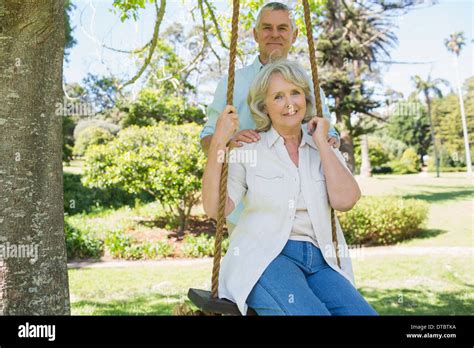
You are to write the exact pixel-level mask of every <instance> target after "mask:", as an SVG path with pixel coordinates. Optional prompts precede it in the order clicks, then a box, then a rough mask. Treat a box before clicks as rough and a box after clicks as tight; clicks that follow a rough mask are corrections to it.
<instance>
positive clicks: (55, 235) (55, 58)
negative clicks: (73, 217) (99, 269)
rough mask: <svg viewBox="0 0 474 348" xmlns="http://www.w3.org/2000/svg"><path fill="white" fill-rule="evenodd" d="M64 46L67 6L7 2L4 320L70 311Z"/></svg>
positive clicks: (0, 305)
mask: <svg viewBox="0 0 474 348" xmlns="http://www.w3.org/2000/svg"><path fill="white" fill-rule="evenodd" d="M64 44H65V26H64V1H57V0H0V192H1V196H0V314H3V315H68V314H70V301H69V286H68V274H67V261H66V260H67V259H66V245H65V236H64V206H63V173H62V119H61V115H60V114H59V115H58V114H57V113H56V107H57V105H56V103H60V102H61V99H62V68H63V56H64ZM15 249H16V253H15V252H14V251H15ZM20 250H22V252H21V253H20ZM2 251H3V253H2Z"/></svg>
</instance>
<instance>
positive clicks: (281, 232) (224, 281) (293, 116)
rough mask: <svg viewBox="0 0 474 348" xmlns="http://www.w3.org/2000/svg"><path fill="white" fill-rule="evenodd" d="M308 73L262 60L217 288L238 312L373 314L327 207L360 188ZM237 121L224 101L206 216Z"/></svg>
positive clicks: (233, 182)
mask: <svg viewBox="0 0 474 348" xmlns="http://www.w3.org/2000/svg"><path fill="white" fill-rule="evenodd" d="M309 81H310V80H309V78H308V76H307V75H306V73H305V71H304V69H303V68H302V67H301V66H300V65H298V64H297V63H295V62H290V61H287V60H281V61H277V62H276V63H271V64H268V65H266V66H265V67H264V68H263V69H262V70H261V71H260V73H259V74H258V75H257V77H256V78H255V80H254V82H253V84H252V87H251V89H250V93H249V96H248V103H249V106H250V110H251V112H252V116H253V117H254V120H255V123H256V125H257V128H258V130H259V131H261V133H260V135H261V137H260V140H259V141H258V142H255V143H247V144H244V146H242V147H240V148H234V149H233V150H232V151H231V153H230V156H229V158H230V159H231V160H229V176H228V187H227V190H228V195H227V198H226V204H225V214H226V215H228V214H229V213H231V212H232V210H233V209H234V207H235V206H236V205H237V204H238V203H239V202H240V200H243V202H244V206H245V208H244V211H243V212H242V215H241V216H240V219H239V223H238V224H237V226H236V228H235V229H234V230H233V232H232V234H231V236H230V245H229V249H228V251H227V253H226V255H225V256H224V258H223V259H222V263H221V269H220V273H219V297H220V298H227V299H229V300H231V301H234V302H235V303H237V306H238V308H239V310H240V312H241V313H242V314H244V315H245V314H246V313H247V309H248V306H250V307H251V308H253V309H254V310H255V311H256V312H257V314H259V315H377V313H376V312H375V311H374V309H373V308H372V307H371V306H370V305H369V304H368V303H367V302H366V301H365V300H364V298H363V297H362V296H361V294H360V293H359V292H358V291H357V290H356V288H355V287H354V275H353V272H352V264H351V260H350V258H349V256H348V255H347V245H346V242H345V239H344V235H343V233H342V231H341V227H340V225H339V222H338V221H336V226H337V239H338V243H339V247H340V248H338V249H339V250H341V249H342V250H344V249H346V253H342V254H341V253H339V254H340V255H339V259H340V267H338V263H337V259H336V251H335V247H334V245H333V243H332V230H331V213H330V212H331V209H330V207H331V206H332V207H333V208H334V209H336V210H339V211H347V210H350V209H351V208H352V207H353V206H354V204H355V203H356V202H357V201H358V200H359V198H360V195H361V193H360V190H359V187H358V185H357V182H356V181H355V179H354V177H353V176H352V174H351V172H350V171H349V170H348V168H347V167H346V164H345V161H344V157H343V156H342V155H341V153H340V152H339V150H337V149H334V148H333V147H331V145H330V144H329V143H328V141H327V139H328V136H327V134H328V129H329V122H328V121H327V120H326V119H325V118H318V117H312V116H313V115H314V114H315V105H314V96H313V95H312V93H311V89H310V86H309ZM303 123H307V124H306V125H303ZM238 127H239V123H238V115H237V114H236V110H235V108H234V107H232V106H227V107H226V108H225V110H224V111H223V112H222V113H221V115H220V116H219V119H218V121H217V125H216V131H215V134H214V137H213V138H212V143H211V146H210V149H209V153H208V161H207V164H206V168H205V171H204V176H203V189H202V191H203V192H202V197H203V205H204V210H205V212H206V214H207V215H208V216H210V217H212V218H216V216H217V210H218V201H219V181H220V176H221V171H222V158H223V153H224V152H225V147H226V144H227V142H228V141H229V139H231V137H232V135H233V134H234V132H235V131H236V130H238ZM310 134H311V135H310ZM251 158H253V159H254V160H252V161H250V160H249V159H251ZM344 247H345V248H344Z"/></svg>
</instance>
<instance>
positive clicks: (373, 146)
mask: <svg viewBox="0 0 474 348" xmlns="http://www.w3.org/2000/svg"><path fill="white" fill-rule="evenodd" d="M368 143H369V159H370V165H371V167H372V168H379V167H381V166H383V165H384V164H385V163H387V162H388V161H389V160H390V152H389V151H388V150H386V149H385V148H384V147H383V145H382V143H381V141H380V140H379V139H378V138H375V137H369V139H368ZM354 156H355V162H356V166H357V167H358V168H360V167H361V165H362V156H361V147H360V144H359V146H357V147H356V149H355V152H354Z"/></svg>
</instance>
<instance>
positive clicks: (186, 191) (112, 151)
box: [83, 124, 205, 232]
mask: <svg viewBox="0 0 474 348" xmlns="http://www.w3.org/2000/svg"><path fill="white" fill-rule="evenodd" d="M199 128H200V127H198V126H197V125H196V124H186V125H176V126H175V125H168V124H160V125H158V126H154V127H142V128H140V127H137V126H132V127H129V128H126V129H124V130H122V131H121V132H120V133H119V135H118V137H117V138H116V139H114V140H113V141H111V142H109V143H107V144H105V145H96V146H92V147H91V148H89V150H88V151H87V153H86V156H85V168H84V177H83V183H84V184H85V185H86V186H88V187H97V188H108V187H117V188H121V189H123V190H125V191H127V192H129V193H133V194H138V193H140V192H148V193H149V194H150V195H152V196H153V197H154V198H155V199H157V200H159V201H160V203H161V204H162V205H163V206H164V208H165V210H166V212H167V213H168V216H170V219H171V220H173V219H177V220H178V221H179V224H180V226H179V227H180V232H183V231H184V229H185V226H186V221H187V218H188V217H189V215H190V213H191V208H192V207H193V206H194V205H195V204H196V203H197V202H198V200H199V196H200V191H201V178H202V175H203V172H204V163H205V155H204V154H203V152H202V151H201V148H200V142H199Z"/></svg>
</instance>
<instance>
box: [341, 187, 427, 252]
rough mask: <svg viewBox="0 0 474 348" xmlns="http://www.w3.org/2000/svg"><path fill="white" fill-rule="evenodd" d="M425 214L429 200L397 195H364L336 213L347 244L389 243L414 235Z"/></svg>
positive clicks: (419, 227) (425, 216) (424, 218)
mask: <svg viewBox="0 0 474 348" xmlns="http://www.w3.org/2000/svg"><path fill="white" fill-rule="evenodd" d="M427 216H428V204H427V203H425V202H423V201H420V200H416V199H403V198H399V197H387V196H385V197H363V198H362V199H361V200H360V201H359V202H358V203H357V204H356V206H355V207H354V208H353V209H352V210H350V211H348V212H345V213H340V214H338V218H339V222H340V224H341V227H342V230H343V231H344V235H345V237H346V241H347V244H364V245H369V246H370V245H388V244H394V243H396V242H399V241H402V240H404V239H408V238H411V237H413V236H414V235H416V234H417V233H418V232H419V231H420V229H421V226H422V224H423V223H424V221H425V220H426V218H427Z"/></svg>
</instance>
